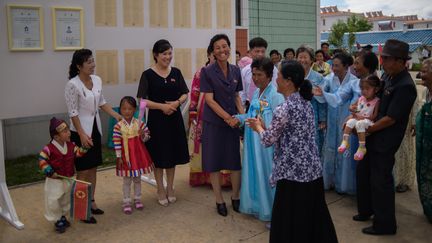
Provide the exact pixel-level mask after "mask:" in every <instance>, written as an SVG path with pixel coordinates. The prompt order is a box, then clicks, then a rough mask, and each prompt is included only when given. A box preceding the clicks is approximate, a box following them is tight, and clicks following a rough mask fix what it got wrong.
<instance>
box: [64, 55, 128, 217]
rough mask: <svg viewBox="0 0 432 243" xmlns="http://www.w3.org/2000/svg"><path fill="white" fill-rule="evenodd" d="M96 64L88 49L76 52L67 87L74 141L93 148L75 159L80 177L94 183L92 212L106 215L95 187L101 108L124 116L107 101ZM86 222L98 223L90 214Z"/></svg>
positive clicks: (98, 160) (118, 118) (98, 156)
mask: <svg viewBox="0 0 432 243" xmlns="http://www.w3.org/2000/svg"><path fill="white" fill-rule="evenodd" d="M95 67H96V65H95V62H94V58H93V56H92V52H91V51H90V50H88V49H81V50H77V51H75V53H74V54H73V57H72V63H71V65H70V67H69V79H70V80H69V82H68V83H67V84H66V88H65V99H66V105H67V108H68V113H69V117H70V118H71V126H70V129H71V140H72V141H73V142H75V144H77V145H78V146H85V147H90V149H89V151H88V152H87V153H86V154H85V155H84V156H83V157H82V158H79V159H75V168H76V170H77V179H78V180H83V181H87V182H90V183H91V184H92V188H93V191H92V199H93V200H92V205H91V212H92V214H103V213H104V212H103V211H102V210H101V209H99V208H98V207H97V205H96V203H95V201H94V193H95V190H96V168H97V166H99V165H101V164H102V149H101V136H102V127H101V121H100V117H99V108H101V109H102V110H103V111H105V112H106V113H108V114H109V115H110V116H112V117H114V118H116V119H117V120H121V116H120V115H119V114H118V113H117V112H115V111H114V110H113V109H112V107H111V105H110V104H108V103H107V102H106V101H105V99H104V97H103V94H102V80H101V79H100V78H99V77H98V76H96V75H93V73H94V69H95ZM85 222H86V223H93V224H95V223H96V219H95V218H94V217H91V218H90V220H86V221H85Z"/></svg>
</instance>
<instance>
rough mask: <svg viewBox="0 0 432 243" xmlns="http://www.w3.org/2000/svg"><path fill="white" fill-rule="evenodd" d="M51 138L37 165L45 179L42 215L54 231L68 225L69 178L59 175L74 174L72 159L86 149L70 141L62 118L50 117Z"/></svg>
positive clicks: (59, 230) (58, 230)
mask: <svg viewBox="0 0 432 243" xmlns="http://www.w3.org/2000/svg"><path fill="white" fill-rule="evenodd" d="M49 131H50V136H51V142H50V143H49V144H47V145H46V146H45V147H44V148H43V149H42V151H41V152H40V154H39V168H40V169H41V171H42V172H43V173H44V174H45V175H46V179H45V188H44V190H45V211H46V212H45V218H46V219H47V220H48V221H51V222H55V223H54V226H55V230H56V231H57V232H58V233H63V232H65V230H66V228H67V227H69V226H70V223H69V221H68V220H67V219H66V216H65V215H66V213H68V212H69V210H70V199H71V195H70V193H71V188H72V184H73V183H72V181H71V180H64V179H61V178H60V177H58V176H62V177H72V176H73V175H74V174H75V170H74V159H75V157H81V156H82V155H84V153H86V152H87V149H86V148H79V147H78V146H75V144H74V143H72V142H71V141H70V135H71V133H70V130H69V126H68V125H67V124H66V122H65V121H63V120H60V119H57V118H55V117H53V118H51V120H50V126H49Z"/></svg>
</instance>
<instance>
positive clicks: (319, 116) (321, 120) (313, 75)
mask: <svg viewBox="0 0 432 243" xmlns="http://www.w3.org/2000/svg"><path fill="white" fill-rule="evenodd" d="M296 56H297V61H298V62H300V64H301V65H302V66H303V69H304V71H305V74H306V77H305V79H307V80H309V81H310V82H311V83H312V85H313V86H319V85H322V84H323V76H322V75H321V74H319V73H318V72H316V71H314V70H313V69H312V64H313V60H314V56H313V50H312V49H309V48H305V47H300V48H298V49H297V55H296ZM311 103H312V108H313V111H314V120H315V131H316V137H315V138H316V143H317V146H318V154H319V155H320V157H321V153H322V146H323V142H324V135H325V134H324V133H325V128H326V126H327V104H323V103H320V102H318V100H317V99H316V98H313V99H312V100H311Z"/></svg>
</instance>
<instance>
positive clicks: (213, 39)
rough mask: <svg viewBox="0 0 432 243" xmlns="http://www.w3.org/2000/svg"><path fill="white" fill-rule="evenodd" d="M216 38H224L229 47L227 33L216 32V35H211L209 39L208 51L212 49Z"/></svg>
mask: <svg viewBox="0 0 432 243" xmlns="http://www.w3.org/2000/svg"><path fill="white" fill-rule="evenodd" d="M218 40H225V41H226V42H227V44H228V46H229V47H231V42H230V40H229V38H228V36H227V35H225V34H217V35H215V36H213V37H212V38H211V40H210V44H209V49H210V53H212V52H213V51H214V43H215V42H216V41H218Z"/></svg>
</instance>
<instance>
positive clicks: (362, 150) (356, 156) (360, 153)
mask: <svg viewBox="0 0 432 243" xmlns="http://www.w3.org/2000/svg"><path fill="white" fill-rule="evenodd" d="M365 154H366V148H360V147H359V148H358V149H357V152H356V153H355V154H354V160H356V161H359V160H363V158H364V156H365Z"/></svg>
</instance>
